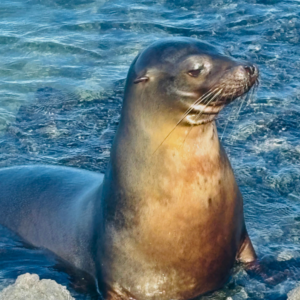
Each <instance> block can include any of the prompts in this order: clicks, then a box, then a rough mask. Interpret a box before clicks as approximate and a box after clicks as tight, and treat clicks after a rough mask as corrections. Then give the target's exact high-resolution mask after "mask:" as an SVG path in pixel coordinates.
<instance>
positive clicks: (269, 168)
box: [0, 0, 300, 300]
mask: <svg viewBox="0 0 300 300" xmlns="http://www.w3.org/2000/svg"><path fill="white" fill-rule="evenodd" d="M299 16H300V2H299V1H296V0H291V1H288V0H286V1H278V0H248V1H242V0H239V1H229V0H227V1H225V0H213V1H208V0H198V1H196V0H158V1H151V0H140V1H132V0H110V1H105V0H68V1H67V0H1V1H0V167H4V166H12V165H16V164H34V163H47V164H60V165H68V166H75V167H80V168H85V169H89V170H94V171H99V172H104V170H105V168H106V165H107V161H108V158H109V151H110V146H111V142H112V138H113V136H114V132H115V130H116V127H117V124H118V120H119V117H120V108H121V105H122V92H123V86H124V80H125V78H126V73H127V70H128V67H129V65H130V63H131V61H132V60H133V59H134V57H135V56H136V55H137V53H138V52H139V51H140V50H141V49H143V48H144V47H145V46H146V45H148V44H149V43H151V42H153V41H155V40H157V39H160V38H164V37H169V36H191V37H194V38H198V39H201V40H203V41H207V42H210V43H211V44H213V45H216V46H218V47H220V48H221V49H223V50H224V52H225V53H227V54H230V55H232V56H233V57H236V58H239V59H244V60H247V61H251V62H253V63H255V64H257V65H258V67H259V69H260V73H261V78H260V82H261V83H260V86H259V89H258V91H257V93H256V95H255V96H254V98H253V99H252V101H251V102H250V103H247V104H244V106H243V107H242V108H241V111H240V113H239V114H238V110H239V107H240V103H237V102H236V103H233V104H232V105H230V106H229V107H227V108H226V109H225V110H224V111H223V112H222V113H221V115H220V118H219V121H218V126H219V133H220V136H223V138H222V142H223V145H224V146H225V148H226V151H227V153H228V155H229V157H230V160H231V163H232V165H233V168H234V170H235V174H236V178H237V181H238V184H239V186H240V189H241V191H242V194H243V196H244V200H245V207H244V209H245V217H246V223H247V227H248V231H249V234H250V236H251V239H252V241H253V244H254V247H255V249H256V251H257V254H258V256H259V258H260V259H262V260H263V261H265V262H266V264H268V266H269V267H270V268H271V269H274V270H275V271H276V270H279V269H282V268H283V269H288V270H289V271H290V275H289V276H288V278H287V279H286V280H283V281H282V282H281V283H279V284H277V285H273V286H272V285H267V284H266V283H265V282H263V281H262V280H261V279H260V278H257V277H255V276H251V274H250V275H249V274H247V273H246V272H245V271H244V270H243V268H241V267H240V266H236V269H235V273H234V275H233V277H232V278H231V280H230V282H229V283H228V284H227V285H225V286H224V288H223V289H221V290H220V291H217V292H215V293H213V294H210V295H208V296H205V297H202V298H201V299H205V300H206V299H227V300H231V299H234V300H240V299H278V300H279V299H280V300H283V299H286V298H287V296H286V294H287V292H288V291H289V290H291V289H292V288H294V287H295V286H296V285H297V284H298V282H299V281H300V167H299V162H300V143H299V138H300V123H299V120H300V105H299V101H300V59H299V58H300V47H299V42H300V17H299ZM228 119H229V120H230V122H229V123H228V124H227V120H228ZM224 129H225V131H224ZM26 272H32V273H33V272H34V273H38V274H39V275H40V276H41V278H51V279H55V280H56V281H58V282H59V283H61V284H64V285H67V286H68V288H69V289H70V291H71V292H72V294H73V295H74V296H75V297H76V299H91V298H92V297H93V296H92V291H90V290H87V291H78V289H74V285H73V284H72V282H71V277H70V275H69V273H68V272H65V271H64V270H62V269H61V268H59V267H57V260H56V259H55V257H53V256H51V254H49V253H47V252H46V251H44V250H40V249H36V248H30V247H28V246H26V245H24V244H23V243H22V242H21V241H20V240H19V239H18V238H17V237H15V236H14V235H12V234H11V233H9V232H8V231H7V230H5V229H3V228H1V230H0V289H1V288H2V287H4V286H7V285H8V284H10V283H12V282H13V281H14V279H15V278H16V277H17V276H18V275H19V274H23V273H26Z"/></svg>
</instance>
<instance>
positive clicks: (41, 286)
mask: <svg viewBox="0 0 300 300" xmlns="http://www.w3.org/2000/svg"><path fill="white" fill-rule="evenodd" d="M24 299H26V300H75V299H74V298H73V297H72V296H71V294H70V292H69V291H68V290H67V288H66V287H64V286H62V285H60V284H58V283H56V282H55V281H54V280H50V279H42V280H40V278H39V276H38V275H37V274H28V273H27V274H24V275H20V276H19V277H18V278H17V280H16V282H15V283H14V284H12V285H10V286H8V287H7V288H5V289H4V290H3V291H2V292H1V293H0V300H24Z"/></svg>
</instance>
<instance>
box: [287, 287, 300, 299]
mask: <svg viewBox="0 0 300 300" xmlns="http://www.w3.org/2000/svg"><path fill="white" fill-rule="evenodd" d="M287 300H300V286H298V287H296V288H295V289H293V290H292V291H290V292H289V293H288V299H287Z"/></svg>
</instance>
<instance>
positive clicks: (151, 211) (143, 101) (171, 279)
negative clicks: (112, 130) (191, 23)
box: [0, 38, 258, 300]
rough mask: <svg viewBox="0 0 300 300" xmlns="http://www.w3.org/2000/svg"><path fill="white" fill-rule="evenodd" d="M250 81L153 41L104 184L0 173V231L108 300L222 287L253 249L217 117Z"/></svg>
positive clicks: (136, 68)
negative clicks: (85, 277) (58, 262)
mask: <svg viewBox="0 0 300 300" xmlns="http://www.w3.org/2000/svg"><path fill="white" fill-rule="evenodd" d="M257 76H258V72H257V69H256V68H255V67H254V66H251V65H245V64H241V63H238V62H235V61H234V60H232V59H230V58H228V57H225V56H224V55H222V54H221V53H219V52H218V50H216V49H215V48H214V47H212V46H210V45H207V44H204V43H201V42H199V41H197V40H194V39H189V38H175V39H167V40H165V41H162V42H157V43H154V44H153V45H151V46H150V47H148V48H147V49H146V50H144V51H143V52H142V53H141V54H140V55H139V56H138V57H137V58H136V59H135V60H134V62H133V63H132V65H131V68H130V70H129V73H128V77H127V82H126V88H125V96H124V102H123V108H122V114H121V120H120V124H119V127H118V130H117V133H116V137H115V139H114V143H113V146H112V150H111V159H110V163H109V165H108V168H107V171H106V174H105V177H104V180H103V181H102V177H101V175H99V174H95V173H92V172H87V171H80V170H74V169H70V168H62V167H43V166H38V167H35V166H33V167H16V168H9V169H3V170H2V171H1V172H0V180H1V183H0V190H1V196H0V205H1V208H3V209H2V210H1V212H0V223H1V224H3V225H5V226H7V227H8V228H10V229H12V230H14V231H15V232H17V233H18V234H19V235H21V236H22V237H23V238H24V239H26V240H27V241H28V242H30V243H32V244H34V245H36V246H41V247H45V248H48V249H50V250H51V251H53V252H54V253H56V254H57V255H59V256H61V257H62V258H64V259H65V260H67V261H69V262H71V263H72V264H73V265H75V266H76V267H78V268H80V269H83V270H84V271H87V272H89V273H91V274H92V275H93V276H95V277H96V278H97V280H98V282H99V283H100V286H102V287H103V295H104V297H105V298H106V299H137V300H148V299H149V300H150V299H151V300H154V299H155V300H156V299H159V300H170V299H173V300H175V299H178V300H181V299H182V300H185V299H192V298H194V297H196V296H198V295H200V294H203V293H206V292H208V291H211V290H214V289H217V288H219V287H221V286H222V284H224V282H225V281H226V280H227V279H228V277H229V275H230V269H231V268H232V266H233V264H234V262H235V260H236V259H238V260H241V261H245V262H249V261H253V260H255V252H254V250H253V247H252V244H251V242H250V239H249V237H248V235H247V230H246V227H245V222H244V217H243V200H242V196H241V194H240V191H239V189H238V187H237V184H236V181H235V178H234V174H233V171H232V168H231V166H230V163H229V160H228V158H227V155H226V153H225V151H224V149H223V148H222V146H221V144H220V142H219V139H218V135H217V130H216V125H215V122H214V118H215V116H216V115H217V114H218V112H219V111H220V110H221V109H222V108H223V107H224V106H225V105H226V104H228V103H229V102H231V101H233V100H234V99H235V98H237V97H239V96H241V95H243V94H244V93H246V92H247V91H248V90H249V89H250V88H251V86H252V85H253V84H254V83H255V81H256V79H257ZM16 216H18V218H16Z"/></svg>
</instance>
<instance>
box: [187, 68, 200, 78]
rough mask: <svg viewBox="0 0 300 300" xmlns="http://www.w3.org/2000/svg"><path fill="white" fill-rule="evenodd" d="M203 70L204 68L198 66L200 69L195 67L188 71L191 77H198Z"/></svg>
mask: <svg viewBox="0 0 300 300" xmlns="http://www.w3.org/2000/svg"><path fill="white" fill-rule="evenodd" d="M201 70H202V68H201V67H200V68H198V69H195V70H190V71H188V74H189V75H190V76H191V77H194V78H196V77H198V76H199V75H200V73H201Z"/></svg>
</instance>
